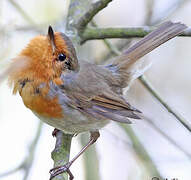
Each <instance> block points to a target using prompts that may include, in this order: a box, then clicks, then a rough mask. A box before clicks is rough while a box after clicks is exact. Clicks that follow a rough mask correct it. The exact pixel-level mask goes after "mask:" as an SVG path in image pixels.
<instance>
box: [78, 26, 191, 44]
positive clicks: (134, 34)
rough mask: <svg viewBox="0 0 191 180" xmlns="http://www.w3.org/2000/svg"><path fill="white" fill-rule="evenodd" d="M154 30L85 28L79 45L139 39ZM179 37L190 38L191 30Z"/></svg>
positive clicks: (142, 28) (139, 28)
mask: <svg viewBox="0 0 191 180" xmlns="http://www.w3.org/2000/svg"><path fill="white" fill-rule="evenodd" d="M154 29H155V28H154V27H151V26H144V27H129V28H86V29H85V30H84V32H83V33H81V34H80V36H81V40H80V43H81V44H83V43H85V42H86V41H87V40H96V39H108V38H111V39H114V38H120V39H127V38H141V37H144V36H145V35H147V34H148V33H150V32H151V31H153V30H154ZM179 36H191V28H188V29H187V30H186V31H184V32H182V33H181V34H180V35H179Z"/></svg>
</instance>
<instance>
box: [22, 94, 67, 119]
mask: <svg viewBox="0 0 191 180" xmlns="http://www.w3.org/2000/svg"><path fill="white" fill-rule="evenodd" d="M25 105H26V106H27V107H28V108H30V109H31V110H32V111H35V112H36V113H38V114H39V115H40V116H44V117H48V118H62V117H63V114H62V109H61V107H60V105H59V104H58V99H57V98H53V99H45V98H43V97H35V98H34V99H33V100H32V102H31V103H29V104H25Z"/></svg>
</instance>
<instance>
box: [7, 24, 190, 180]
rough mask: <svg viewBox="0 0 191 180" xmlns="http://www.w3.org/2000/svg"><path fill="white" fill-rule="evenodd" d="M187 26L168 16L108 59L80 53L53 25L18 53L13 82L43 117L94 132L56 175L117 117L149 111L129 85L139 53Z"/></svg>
mask: <svg viewBox="0 0 191 180" xmlns="http://www.w3.org/2000/svg"><path fill="white" fill-rule="evenodd" d="M186 28H187V26H186V25H184V24H182V23H179V22H178V23H173V22H171V21H167V22H165V23H163V24H162V25H160V26H159V27H158V28H156V29H155V30H154V31H152V32H150V33H149V34H148V35H146V36H145V37H144V38H142V39H141V40H140V41H138V42H137V43H135V44H134V45H132V46H131V47H130V48H129V49H127V50H126V51H124V52H123V53H121V55H120V56H119V57H117V58H116V59H114V60H113V61H112V62H111V63H110V64H108V65H96V64H93V63H91V62H88V61H84V60H80V59H78V57H77V54H76V50H75V47H74V45H73V43H72V41H71V40H70V39H69V37H67V36H66V35H65V34H64V33H62V32H54V31H53V28H52V27H51V26H49V28H48V34H47V35H38V36H36V37H34V38H33V39H32V40H31V41H30V42H29V43H28V45H27V46H26V47H25V48H24V49H23V50H22V51H21V52H20V54H19V55H18V56H17V57H16V58H13V60H12V63H11V65H10V68H9V69H10V70H9V84H10V86H11V87H12V89H13V94H16V93H17V92H18V93H19V94H20V96H21V98H22V100H23V103H24V105H25V106H26V107H27V108H29V109H30V110H31V111H32V112H33V113H34V114H35V115H36V116H37V117H38V118H39V119H40V120H42V121H43V122H45V123H47V124H49V125H50V126H53V127H54V128H56V129H58V130H61V131H63V132H65V133H69V134H79V133H81V132H86V131H87V132H90V140H89V142H88V143H87V145H86V146H85V147H84V148H83V149H82V150H81V151H80V152H79V153H78V154H77V155H76V156H75V157H74V158H73V159H72V160H70V161H69V162H68V163H66V164H65V165H64V166H60V167H55V168H53V169H52V170H51V171H50V173H51V176H50V179H52V178H54V177H55V176H57V175H59V174H61V173H63V172H68V174H69V176H70V180H72V179H73V178H74V176H73V175H72V173H71V172H70V170H69V168H70V166H71V165H72V164H73V163H74V161H75V160H76V159H77V158H78V157H79V156H80V155H81V154H82V153H83V152H84V151H85V150H86V149H87V148H88V147H89V146H90V145H92V144H94V143H95V142H96V141H97V139H98V138H99V136H100V133H99V130H100V129H101V128H102V127H104V126H105V125H106V124H108V123H109V122H111V121H116V122H120V123H126V124H130V123H131V122H132V120H133V119H134V120H138V119H142V118H143V117H144V116H143V113H142V112H141V111H140V110H138V109H137V108H135V107H133V106H132V105H130V103H129V102H128V101H127V99H126V98H125V97H124V95H123V89H124V88H126V87H127V86H129V84H130V83H131V82H132V80H133V79H135V78H136V76H137V75H136V74H137V72H136V70H135V69H136V68H135V67H136V64H137V63H138V62H139V59H140V58H141V57H142V56H144V55H146V54H148V53H149V52H150V51H152V50H154V49H155V48H157V47H158V46H160V45H161V44H163V43H165V42H166V41H168V40H170V39H172V38H174V37H175V36H177V35H179V34H180V33H181V32H182V31H183V30H185V29H186Z"/></svg>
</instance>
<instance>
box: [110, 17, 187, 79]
mask: <svg viewBox="0 0 191 180" xmlns="http://www.w3.org/2000/svg"><path fill="white" fill-rule="evenodd" d="M186 28H187V26H186V25H184V24H181V23H172V22H170V21H168V22H165V23H163V24H162V25H161V26H160V27H159V28H157V29H156V30H154V31H152V32H151V33H149V34H148V35H147V36H145V37H144V38H143V39H141V40H140V41H139V42H137V43H136V44H134V45H133V46H132V47H130V48H129V49H127V50H126V51H125V52H124V53H122V55H121V56H120V57H118V58H117V59H116V60H115V61H114V63H113V65H117V69H118V72H119V73H120V74H121V75H122V76H126V77H125V78H126V79H127V81H128V79H130V77H128V76H131V75H132V74H131V73H132V72H130V71H132V66H133V65H134V64H135V63H136V62H137V61H138V60H139V59H140V58H141V57H142V56H144V55H146V54H148V53H149V52H151V51H152V50H154V49H155V48H157V47H158V46H160V45H161V44H163V43H165V42H166V41H168V40H170V39H172V38H174V37H175V36H177V35H179V34H180V33H181V32H182V31H183V30H185V29H186Z"/></svg>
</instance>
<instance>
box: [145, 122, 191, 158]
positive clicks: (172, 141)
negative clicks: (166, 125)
mask: <svg viewBox="0 0 191 180" xmlns="http://www.w3.org/2000/svg"><path fill="white" fill-rule="evenodd" d="M145 121H146V122H147V123H148V124H149V125H150V126H152V128H153V129H155V130H156V131H157V132H158V133H159V134H160V135H162V136H163V137H164V138H165V139H166V140H168V141H169V142H170V143H171V144H172V145H174V146H175V147H176V148H177V149H179V150H180V151H181V152H183V153H184V154H185V155H186V156H188V157H189V158H190V159H191V154H190V153H189V152H187V151H185V150H184V149H183V148H182V146H180V145H178V144H177V143H176V141H174V140H173V139H172V138H171V137H170V136H169V135H168V134H166V133H165V132H163V131H162V130H161V129H160V128H159V127H158V126H157V125H156V124H155V123H153V121H151V120H150V119H148V118H147V119H145Z"/></svg>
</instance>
